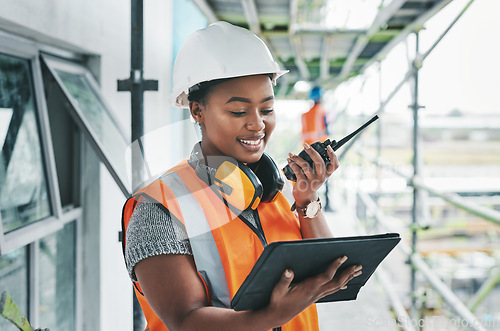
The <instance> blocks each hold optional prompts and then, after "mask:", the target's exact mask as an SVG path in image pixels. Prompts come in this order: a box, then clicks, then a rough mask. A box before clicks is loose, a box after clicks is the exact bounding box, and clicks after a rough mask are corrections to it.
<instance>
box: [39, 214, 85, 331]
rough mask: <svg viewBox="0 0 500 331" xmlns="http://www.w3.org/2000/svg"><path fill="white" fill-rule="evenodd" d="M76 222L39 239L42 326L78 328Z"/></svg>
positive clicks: (67, 330)
mask: <svg viewBox="0 0 500 331" xmlns="http://www.w3.org/2000/svg"><path fill="white" fill-rule="evenodd" d="M75 228H76V226H75V222H72V223H69V224H67V225H66V226H65V227H64V228H63V229H62V230H60V231H58V232H56V233H54V234H53V235H50V236H48V237H46V238H44V239H41V240H40V241H39V248H40V249H39V256H38V261H39V265H40V285H41V286H40V307H39V314H40V315H39V316H40V323H39V324H40V327H42V328H49V329H50V331H58V330H61V331H71V330H75V298H76V284H75V268H76V258H75V242H76V240H75V236H76V235H75Z"/></svg>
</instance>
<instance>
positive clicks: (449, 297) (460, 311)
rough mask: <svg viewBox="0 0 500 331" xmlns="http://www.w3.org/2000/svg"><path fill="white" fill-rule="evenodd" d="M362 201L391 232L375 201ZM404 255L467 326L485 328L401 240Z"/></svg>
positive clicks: (419, 256)
mask: <svg viewBox="0 0 500 331" xmlns="http://www.w3.org/2000/svg"><path fill="white" fill-rule="evenodd" d="M361 200H362V201H363V203H365V202H367V204H366V205H367V206H368V207H369V208H372V209H373V210H372V213H374V215H375V216H374V217H375V218H376V220H377V224H378V225H379V226H380V227H381V228H382V229H383V231H389V232H391V231H392V230H391V228H390V226H388V224H387V222H386V221H385V218H386V217H385V215H384V214H383V213H382V212H381V211H379V210H378V208H377V207H376V204H375V202H373V200H372V199H371V198H370V197H369V196H368V195H367V194H364V196H363V197H362V199H361ZM397 247H398V248H399V249H400V250H401V251H402V252H403V253H404V254H405V255H407V256H408V257H409V259H410V262H411V263H412V268H415V270H418V271H419V272H421V273H422V274H423V276H424V277H425V278H426V279H427V281H428V282H429V283H430V285H431V286H432V287H433V288H434V289H435V290H436V292H438V293H439V294H440V295H441V297H442V298H443V300H444V301H445V302H446V303H447V304H448V305H449V306H450V308H451V309H453V310H454V311H455V313H456V314H457V315H458V316H460V317H461V318H463V319H464V320H465V321H466V323H467V327H469V328H471V329H473V330H478V331H484V330H485V329H484V328H483V326H482V325H481V321H479V320H478V319H477V317H476V316H475V315H474V314H473V313H472V312H471V311H470V310H469V309H468V308H467V307H466V306H465V304H464V303H463V302H462V301H461V300H460V299H459V298H458V297H457V296H456V295H455V293H453V291H452V290H450V289H449V288H448V286H446V284H445V283H443V281H442V280H441V279H440V278H439V277H438V276H437V275H436V274H435V273H434V272H433V271H432V269H431V268H430V267H429V266H428V265H427V263H426V262H425V261H424V259H423V258H422V255H420V254H419V253H412V248H411V247H410V246H408V245H407V244H406V243H405V242H403V241H401V242H400V243H399V244H398V246H397Z"/></svg>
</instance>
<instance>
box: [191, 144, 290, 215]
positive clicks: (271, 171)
mask: <svg viewBox="0 0 500 331" xmlns="http://www.w3.org/2000/svg"><path fill="white" fill-rule="evenodd" d="M190 162H192V163H193V165H194V167H195V169H196V173H197V175H198V177H199V178H200V179H202V180H203V181H204V182H205V183H207V185H212V184H214V186H213V187H214V190H216V191H217V192H216V193H217V194H218V195H219V194H220V197H221V198H223V199H224V200H225V201H226V202H227V203H228V204H229V205H230V206H231V207H234V208H236V209H238V210H240V211H243V210H246V209H247V208H251V209H253V210H254V209H256V208H257V206H258V205H259V203H260V202H262V201H263V202H272V201H274V199H275V198H276V195H277V194H278V192H279V191H280V190H281V189H282V188H283V185H284V179H283V176H282V175H281V171H280V169H279V168H278V167H277V166H276V163H274V161H273V159H272V158H271V157H270V156H269V155H268V154H266V153H264V154H263V155H262V157H261V159H260V160H259V161H258V162H256V163H252V164H248V165H245V164H243V163H242V162H239V161H237V160H234V159H229V160H228V159H226V160H224V161H223V162H222V163H221V164H220V165H219V166H218V167H217V169H216V170H215V174H214V173H212V175H210V174H209V172H211V171H207V169H208V168H207V167H206V166H204V167H201V166H200V159H198V158H197V157H196V158H191V160H190ZM203 164H204V163H203ZM210 177H212V178H210Z"/></svg>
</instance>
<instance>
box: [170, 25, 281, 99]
mask: <svg viewBox="0 0 500 331" xmlns="http://www.w3.org/2000/svg"><path fill="white" fill-rule="evenodd" d="M287 72H288V70H281V69H280V67H279V65H278V63H276V62H275V61H274V59H273V56H272V55H271V52H270V51H269V49H268V48H267V46H266V44H265V43H264V42H263V41H262V40H261V39H260V38H259V37H257V36H256V35H255V34H253V33H252V32H250V31H249V30H246V29H244V28H240V27H237V26H234V25H232V24H229V23H227V22H222V21H221V22H216V23H213V24H211V25H209V26H208V27H206V28H204V29H201V30H198V31H195V32H194V33H193V34H191V35H190V36H189V37H188V39H187V40H186V42H185V43H184V45H183V46H182V47H181V49H180V50H179V53H178V54H177V57H176V59H175V63H174V69H173V89H172V90H173V93H172V98H171V102H172V104H173V105H174V106H177V107H183V108H186V107H189V102H188V99H187V95H188V91H189V88H190V87H192V86H194V85H196V84H198V83H201V82H207V81H211V80H214V79H221V78H231V77H240V76H249V75H257V74H273V83H274V84H275V85H276V79H277V78H278V77H279V76H281V75H283V74H285V73H287Z"/></svg>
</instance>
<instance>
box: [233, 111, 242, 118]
mask: <svg viewBox="0 0 500 331" xmlns="http://www.w3.org/2000/svg"><path fill="white" fill-rule="evenodd" d="M231 114H233V115H234V116H237V117H240V116H243V115H245V112H244V111H232V112H231Z"/></svg>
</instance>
